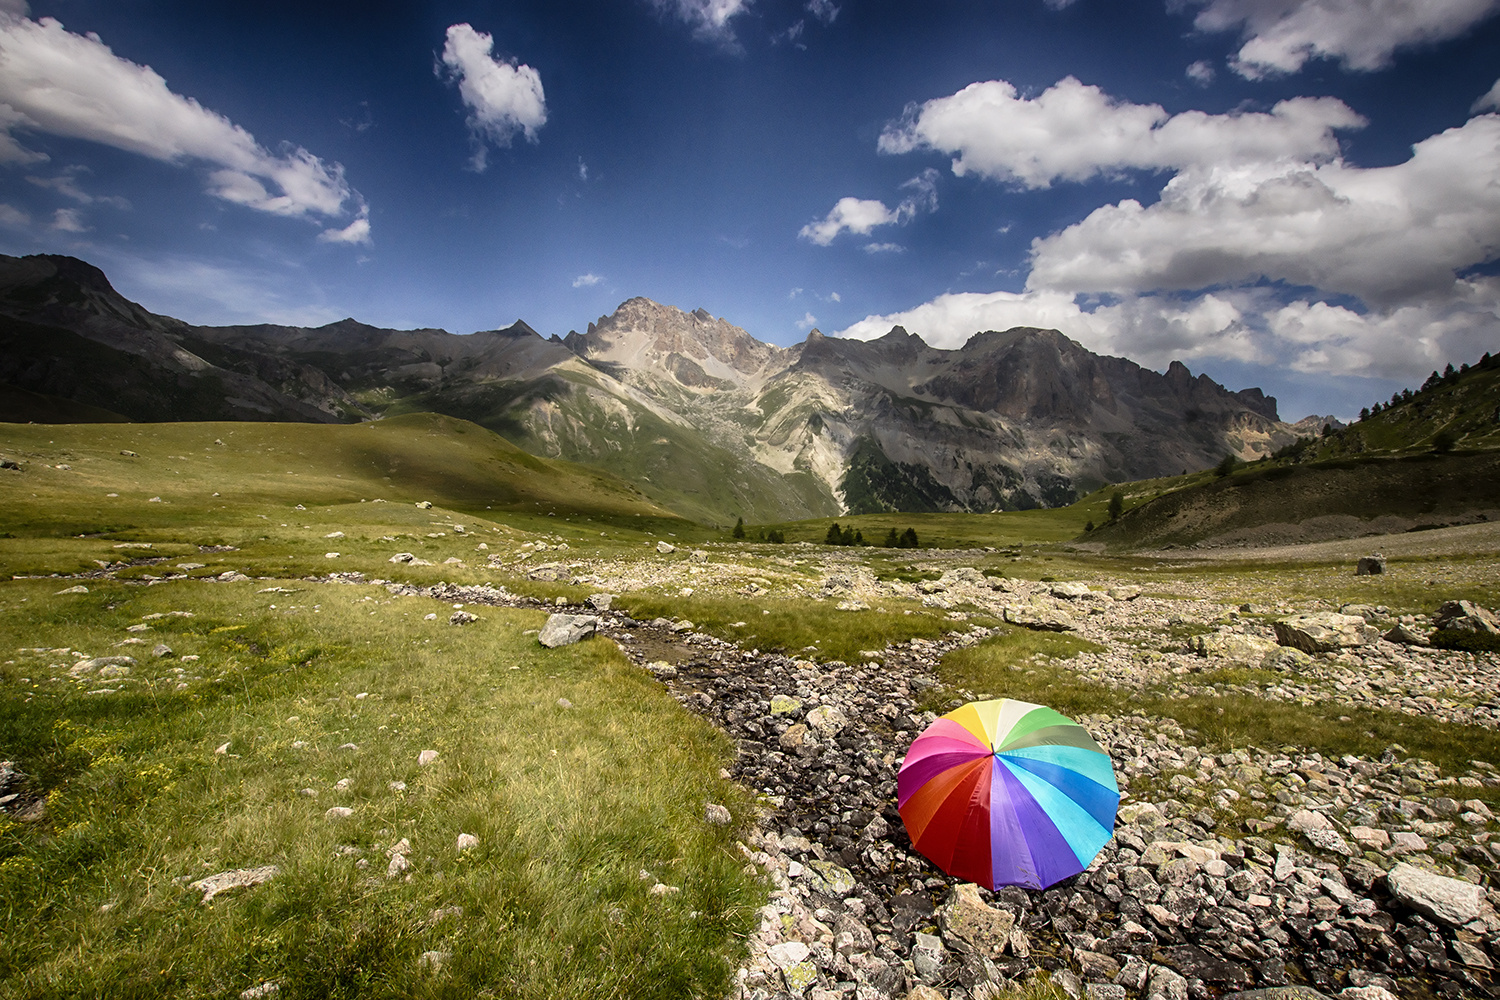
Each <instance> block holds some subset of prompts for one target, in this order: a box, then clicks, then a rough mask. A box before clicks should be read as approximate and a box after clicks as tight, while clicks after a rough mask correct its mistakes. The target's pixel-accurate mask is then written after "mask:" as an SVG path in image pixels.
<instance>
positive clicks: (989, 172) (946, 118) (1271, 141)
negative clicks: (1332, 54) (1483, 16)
mask: <svg viewBox="0 0 1500 1000" xmlns="http://www.w3.org/2000/svg"><path fill="white" fill-rule="evenodd" d="M1497 2H1500V0H1497ZM1364 124H1365V120H1364V119H1363V118H1361V117H1360V116H1359V115H1357V114H1355V113H1354V111H1352V110H1351V109H1350V108H1349V107H1348V106H1347V105H1345V104H1344V103H1343V102H1342V101H1339V100H1336V99H1334V98H1331V97H1297V98H1292V99H1291V100H1286V101H1282V102H1280V103H1278V104H1277V105H1276V106H1275V107H1273V108H1272V109H1271V111H1270V112H1269V113H1265V112H1242V113H1232V114H1225V115H1210V114H1205V113H1204V112H1201V111H1185V112H1183V113H1181V114H1177V115H1168V114H1167V113H1166V111H1165V110H1163V109H1162V108H1161V106H1160V105H1156V104H1129V103H1127V102H1124V101H1120V100H1116V99H1114V98H1112V97H1110V96H1109V95H1107V94H1105V93H1104V92H1103V91H1102V90H1100V89H1099V88H1098V87H1095V86H1089V85H1085V84H1083V83H1080V82H1079V81H1078V80H1076V79H1074V78H1073V77H1071V76H1070V77H1066V78H1064V79H1062V80H1060V81H1058V82H1057V83H1056V84H1054V85H1053V86H1051V87H1049V88H1047V89H1046V90H1045V91H1043V92H1042V93H1041V94H1040V95H1038V96H1037V97H1036V98H1032V99H1028V98H1023V97H1020V96H1018V94H1017V91H1016V88H1015V87H1014V86H1013V85H1012V84H1010V83H1008V82H1006V81H1005V80H989V81H985V82H982V83H972V84H970V85H969V86H967V87H965V88H964V89H962V90H960V91H958V92H957V93H956V94H953V95H952V96H950V97H940V98H936V99H934V100H931V101H927V102H926V103H925V104H920V105H919V104H912V105H909V106H908V107H907V109H906V112H905V114H904V115H903V116H902V118H901V120H900V121H898V122H892V123H891V124H890V125H888V126H887V127H886V129H885V131H884V132H882V133H881V136H880V141H879V148H880V151H881V152H883V153H908V152H912V151H913V150H919V149H931V150H937V151H939V152H943V153H947V154H950V155H955V154H956V155H955V158H954V160H953V172H954V173H955V174H957V175H958V176H964V175H965V174H969V173H974V174H978V175H979V176H981V177H986V178H989V179H991V180H999V181H1004V182H1009V183H1016V184H1020V185H1022V186H1024V187H1029V188H1045V187H1049V186H1051V184H1052V183H1053V181H1057V180H1069V181H1082V180H1087V179H1088V178H1090V177H1093V176H1095V175H1098V174H1106V175H1108V174H1113V173H1118V172H1120V171H1122V170H1126V169H1131V168H1135V169H1145V170H1166V169H1182V168H1185V167H1191V166H1207V165H1209V164H1225V163H1231V164H1233V163H1255V162H1264V161H1267V160H1276V159H1280V158H1286V157H1295V158H1298V159H1312V160H1330V159H1333V158H1334V157H1336V156H1337V155H1338V152H1339V147H1338V141H1337V139H1336V138H1335V136H1334V132H1335V131H1336V130H1339V129H1350V128H1360V127H1362V126H1363V125H1364Z"/></svg>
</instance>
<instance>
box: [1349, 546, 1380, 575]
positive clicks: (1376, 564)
mask: <svg viewBox="0 0 1500 1000" xmlns="http://www.w3.org/2000/svg"><path fill="white" fill-rule="evenodd" d="M1384 572H1385V556H1383V555H1381V554H1380V553H1378V552H1377V553H1375V554H1374V555H1369V556H1361V557H1360V559H1359V562H1357V563H1355V565H1354V575H1355V576H1380V575H1381V574H1382V573H1384Z"/></svg>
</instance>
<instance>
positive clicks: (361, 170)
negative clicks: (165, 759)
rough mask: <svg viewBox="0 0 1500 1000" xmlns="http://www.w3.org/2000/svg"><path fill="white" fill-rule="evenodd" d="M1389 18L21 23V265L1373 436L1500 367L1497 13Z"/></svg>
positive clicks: (1341, 11)
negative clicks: (1448, 371) (935, 362)
mask: <svg viewBox="0 0 1500 1000" xmlns="http://www.w3.org/2000/svg"><path fill="white" fill-rule="evenodd" d="M1371 6H1372V2H1371V0H1277V2H1266V0H1178V2H1174V3H1171V4H1168V3H1167V2H1166V0H1149V2H1126V0H1072V2H1060V0H1006V2H1003V3H976V2H957V0H928V2H922V3H916V2H904V3H897V2H879V0H843V2H837V0H834V2H830V0H612V2H599V3H586V2H568V0H547V2H526V0H516V2H508V3H479V2H448V3H412V2H400V3H398V2H390V3H371V2H358V3H335V2H323V3H306V2H303V3H297V4H291V3H276V2H261V3H256V4H244V5H228V4H203V3H201V2H191V3H190V2H177V3H167V2H146V0H136V2H128V3H127V2H120V0H110V2H101V0H57V2H48V0H35V2H33V3H31V4H30V5H29V6H27V5H25V4H24V3H23V2H22V0H0V128H3V131H0V250H3V251H4V252H7V253H13V254H19V253H34V252H42V251H44V252H54V253H72V254H75V255H77V256H80V257H83V258H85V259H88V260H90V261H93V262H95V263H97V264H99V265H100V266H102V267H103V268H104V269H105V270H106V272H107V273H109V275H110V277H111V278H112V279H113V280H114V282H115V284H116V286H117V287H118V288H119V289H120V290H121V291H122V292H123V293H125V294H126V295H128V296H130V297H131V298H134V299H136V300H138V301H140V302H141V303H143V304H144V305H146V306H147V307H148V308H151V309H153V310H155V311H158V312H163V313H168V314H171V315H175V316H179V317H181V318H184V319H187V320H189V321H194V322H203V323H232V322H256V321H277V322H293V323H299V324H309V325H316V324H321V323H324V322H328V321H332V320H335V319H339V318H342V317H344V316H346V315H352V316H354V317H355V318H357V319H360V320H363V321H365V322H368V323H374V324H378V325H384V326H403V327H405V326H441V327H444V328H446V329H449V330H453V331H455V332H470V331H473V330H476V329H489V328H494V327H497V326H504V325H507V324H509V323H510V322H511V321H512V320H514V319H517V318H522V319H525V320H526V321H527V322H528V323H530V324H531V325H533V326H534V327H536V328H537V329H538V330H540V331H542V332H543V333H546V334H550V333H559V334H562V333H566V332H567V331H568V330H569V329H575V328H576V329H582V328H583V327H584V326H585V325H586V324H587V323H588V322H589V321H590V320H591V319H594V318H596V317H597V316H599V315H601V314H604V313H607V312H610V311H611V310H612V309H613V308H614V306H615V305H616V304H618V303H619V302H620V301H621V300H623V299H625V298H628V297H630V296H633V295H645V296H648V297H650V298H653V299H656V300H658V301H662V302H667V303H671V304H674V305H678V306H681V307H683V308H685V309H692V308H695V307H700V306H701V307H703V308H706V309H708V310H709V311H710V312H712V313H714V314H715V315H721V316H724V317H725V318H727V319H729V320H730V321H731V322H734V323H736V324H738V325H741V326H743V327H745V328H746V329H748V330H749V331H750V332H751V333H752V334H754V335H756V336H757V337H760V338H761V339H764V340H769V341H772V342H776V343H783V344H785V343H790V342H793V341H796V340H800V339H802V338H803V337H804V336H805V335H806V332H807V330H808V329H809V328H810V327H811V326H813V325H816V326H817V327H819V328H820V329H822V330H823V331H824V332H825V333H830V334H833V333H844V334H846V335H852V336H873V335H879V334H880V333H884V332H885V330H887V329H889V327H890V325H891V324H892V323H894V322H901V323H903V324H904V325H906V326H907V327H908V328H909V329H911V330H912V331H913V332H916V333H919V334H921V335H922V336H923V337H924V338H926V339H927V340H928V341H929V342H931V343H934V344H937V345H939V346H944V347H956V346H958V345H960V344H962V343H963V341H964V340H965V339H966V338H967V336H968V335H970V334H972V333H974V332H977V331H978V330H981V329H988V328H1004V327H1007V326H1013V325H1020V324H1027V325H1039V326H1055V327H1057V328H1059V329H1061V330H1062V331H1063V332H1064V333H1066V334H1068V335H1069V336H1072V337H1073V338H1075V339H1077V340H1079V341H1081V342H1082V343H1084V344H1085V345H1086V346H1088V347H1090V348H1091V349H1094V350H1097V351H1100V352H1103V353H1111V354H1118V355H1124V356H1127V357H1131V358H1133V359H1134V360H1137V361H1139V362H1141V363H1142V364H1146V365H1148V366H1151V367H1155V368H1158V369H1163V368H1165V366H1166V365H1167V363H1168V362H1169V361H1171V360H1172V359H1174V358H1180V359H1182V360H1184V361H1185V362H1186V363H1187V364H1188V365H1189V366H1190V367H1191V368H1192V369H1193V370H1194V371H1207V372H1208V373H1209V374H1210V375H1212V376H1214V377H1215V378H1219V379H1220V380H1223V381H1226V382H1228V383H1230V387H1231V388H1239V387H1241V386H1243V385H1248V384H1259V385H1262V386H1264V387H1265V388H1266V390H1267V391H1268V392H1271V393H1273V394H1276V395H1278V396H1279V397H1281V399H1282V412H1283V416H1285V417H1288V418H1290V419H1295V418H1298V417H1301V416H1303V415H1305V414H1306V413H1308V412H1312V411H1316V412H1319V413H1329V412H1332V413H1338V414H1341V415H1346V416H1347V415H1348V414H1350V413H1352V412H1353V411H1355V410H1357V409H1358V408H1359V407H1360V406H1361V405H1364V404H1366V403H1369V402H1372V401H1373V400H1375V399H1377V398H1381V397H1384V396H1389V394H1390V392H1391V391H1392V389H1394V388H1397V387H1399V386H1403V385H1412V384H1416V383H1419V382H1420V381H1421V379H1422V377H1423V376H1425V374H1426V372H1427V371H1429V370H1430V369H1432V368H1435V367H1441V366H1442V365H1443V364H1444V363H1446V362H1448V361H1453V362H1455V363H1457V362H1461V361H1472V360H1474V359H1475V358H1477V357H1478V355H1479V354H1480V353H1482V352H1483V351H1485V350H1492V351H1493V350H1500V280H1497V279H1496V277H1495V272H1496V267H1495V260H1496V257H1497V255H1500V116H1497V115H1496V114H1495V112H1496V110H1497V109H1500V90H1497V89H1495V88H1496V86H1497V80H1496V77H1497V76H1500V17H1495V16H1494V15H1495V13H1496V12H1497V10H1500V0H1407V2H1406V3H1404V4H1403V3H1395V4H1394V5H1393V4H1390V3H1387V4H1385V5H1384V6H1383V8H1382V9H1383V10H1385V11H1386V14H1385V16H1384V17H1383V18H1382V19H1381V20H1380V21H1379V25H1380V26H1379V28H1378V29H1376V30H1374V31H1372V30H1370V28H1369V25H1370V23H1371V18H1372V17H1373V16H1374V15H1372V14H1371V13H1370V11H1369V10H1368V9H1366V8H1369V7H1371ZM1392 11H1394V12H1395V13H1391V12H1392ZM144 67H149V71H148V70H146V69H144ZM1417 144H1421V145H1420V146H1419V147H1418V152H1417V153H1415V154H1414V152H1413V147H1414V145H1417Z"/></svg>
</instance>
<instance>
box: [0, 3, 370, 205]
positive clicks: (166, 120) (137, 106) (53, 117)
mask: <svg viewBox="0 0 1500 1000" xmlns="http://www.w3.org/2000/svg"><path fill="white" fill-rule="evenodd" d="M14 6H15V5H14V4H12V8H13V9H14ZM0 95H3V99H4V103H0V130H3V135H0V162H10V163H36V162H40V161H42V160H44V159H46V157H45V156H44V155H43V154H41V153H37V152H34V151H31V150H27V149H25V148H23V147H22V146H21V145H20V144H19V143H18V142H17V141H16V139H15V137H14V135H13V133H15V132H26V131H30V132H43V133H47V134H50V135H58V136H64V137H67V138H72V139H84V140H87V141H90V142H98V143H102V144H104V145H107V146H112V147H114V148H116V149H122V150H125V151H127V152H132V153H138V154H140V155H142V156H147V157H150V158H151V159H154V160H161V161H164V162H167V163H182V162H184V161H188V160H198V161H202V162H205V163H208V164H212V165H214V166H215V167H217V168H219V169H217V170H215V171H214V172H213V173H212V174H210V176H209V180H210V189H209V190H210V193H211V194H213V195H215V196H217V197H220V198H224V199H226V200H228V201H233V202H235V203H237V204H241V205H245V206H247V207H249V208H254V209H257V210H259V211H263V212H271V213H274V214H277V215H285V216H307V215H322V216H325V217H334V216H338V215H340V214H342V213H343V211H344V203H345V202H346V201H347V200H348V199H349V198H350V197H351V194H352V192H351V191H350V189H349V185H348V184H347V182H345V180H344V170H343V167H342V166H340V165H338V164H336V163H335V164H332V165H329V164H325V163H324V162H323V161H322V160H320V159H319V158H318V157H316V156H314V155H313V154H311V153H309V152H308V151H307V150H305V149H301V148H291V147H288V149H287V150H286V151H284V152H283V153H282V154H281V155H275V154H272V153H271V152H269V151H268V150H266V149H265V148H264V147H263V146H261V145H260V144H259V143H257V142H256V141H255V137H254V136H252V135H251V134H250V133H249V132H247V131H245V130H244V129H243V128H241V127H240V126H238V125H235V124H234V123H233V122H231V121H230V120H229V119H227V118H225V117H224V116H223V115H220V114H217V113H215V112H213V111H210V110H208V109H207V108H204V107H203V106H202V105H200V104H199V103H198V102H197V101H195V100H193V99H192V98H191V97H183V96H181V95H179V94H176V93H173V92H172V91H171V90H170V89H169V88H168V87H167V82H166V81H165V80H164V79H162V77H161V76H160V75H158V74H157V73H156V72H155V71H153V70H152V69H151V68H150V67H149V66H139V65H137V64H135V63H133V62H130V61H129V60H127V59H122V58H120V57H118V56H116V55H115V54H114V53H113V52H112V51H111V50H110V49H109V47H108V46H107V45H105V44H104V43H103V42H102V41H100V39H99V37H98V36H97V35H92V34H91V35H88V36H83V35H75V34H73V33H71V32H69V31H67V30H66V29H65V28H64V27H63V26H62V25H61V24H60V23H58V22H57V21H56V20H54V19H52V18H49V17H44V18H42V19H41V20H40V21H30V20H26V19H24V18H18V17H15V16H13V15H12V16H9V17H6V18H0Z"/></svg>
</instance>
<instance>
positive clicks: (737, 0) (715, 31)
mask: <svg viewBox="0 0 1500 1000" xmlns="http://www.w3.org/2000/svg"><path fill="white" fill-rule="evenodd" d="M651 4H652V6H654V7H655V8H656V9H657V10H658V11H660V12H662V13H664V14H670V15H672V16H674V17H676V18H678V19H679V20H681V21H682V22H683V23H685V24H686V25H687V26H688V27H690V28H692V29H693V36H694V37H695V38H697V39H699V40H700V41H706V42H717V43H719V44H721V45H724V46H727V47H731V48H732V47H734V46H735V45H736V44H737V43H736V42H735V38H734V28H733V27H732V26H731V25H730V23H729V22H730V20H732V19H733V18H735V17H738V16H739V15H740V14H743V13H745V12H746V11H748V10H749V9H750V0H651Z"/></svg>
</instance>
